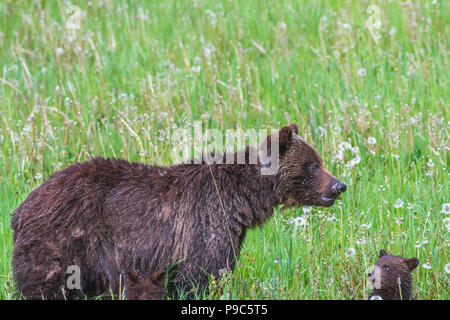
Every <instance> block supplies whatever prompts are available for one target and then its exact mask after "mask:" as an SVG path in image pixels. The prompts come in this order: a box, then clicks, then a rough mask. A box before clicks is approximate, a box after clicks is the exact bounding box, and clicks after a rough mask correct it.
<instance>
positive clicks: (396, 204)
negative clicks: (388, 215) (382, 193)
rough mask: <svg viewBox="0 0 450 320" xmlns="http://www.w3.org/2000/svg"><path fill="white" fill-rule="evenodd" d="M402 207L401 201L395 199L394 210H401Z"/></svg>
mask: <svg viewBox="0 0 450 320" xmlns="http://www.w3.org/2000/svg"><path fill="white" fill-rule="evenodd" d="M403 205H404V202H403V200H402V199H397V202H395V204H394V208H401V207H403Z"/></svg>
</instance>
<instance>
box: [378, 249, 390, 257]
mask: <svg viewBox="0 0 450 320" xmlns="http://www.w3.org/2000/svg"><path fill="white" fill-rule="evenodd" d="M387 255H388V253H387V252H386V251H384V250H380V258H381V257H384V256H387Z"/></svg>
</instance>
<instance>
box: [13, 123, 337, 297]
mask: <svg viewBox="0 0 450 320" xmlns="http://www.w3.org/2000/svg"><path fill="white" fill-rule="evenodd" d="M297 133H298V129H297V126H295V125H291V126H286V127H284V128H282V129H281V130H280V135H279V150H280V162H279V169H278V172H277V173H276V174H275V175H261V173H260V169H261V166H262V165H261V163H260V162H259V160H258V163H256V164H249V163H248V161H247V162H246V163H245V164H206V163H202V164H180V165H173V166H169V167H158V166H152V165H147V164H142V163H130V162H127V161H124V160H118V159H103V158H95V159H93V160H91V161H88V162H84V163H76V164H74V165H71V166H69V167H68V168H66V169H65V170H62V171H60V172H57V173H54V174H53V175H52V176H51V177H50V178H48V179H47V180H46V181H45V182H44V183H42V184H41V185H40V186H39V187H38V188H36V189H35V190H34V191H32V192H31V193H30V194H29V196H28V197H27V198H26V200H25V201H24V202H23V203H22V204H21V205H20V206H19V207H18V208H17V209H16V210H15V212H14V216H13V220H12V229H13V231H14V249H13V255H12V264H13V272H14V279H15V281H16V285H17V288H18V291H19V292H20V293H21V294H22V295H23V297H24V298H26V299H41V298H46V299H62V298H69V299H76V298H80V297H82V296H85V295H86V296H96V295H100V294H104V293H107V292H109V291H110V290H112V291H113V292H114V293H117V292H118V290H119V278H120V277H119V275H121V276H122V278H125V273H126V271H127V270H138V271H139V272H143V273H145V274H152V273H153V272H156V271H157V270H164V269H166V268H167V267H168V266H171V265H174V264H177V272H176V273H175V275H174V276H173V277H171V278H170V282H171V287H174V288H181V289H185V290H188V291H189V290H190V289H191V288H192V287H193V285H196V286H197V287H198V288H199V289H205V288H206V287H207V286H208V276H209V275H212V276H214V277H216V278H217V276H218V275H219V270H221V269H228V270H232V269H233V268H234V266H235V263H236V258H237V257H238V255H239V251H240V249H241V246H242V243H243V241H244V239H245V235H246V232H247V229H248V228H253V227H256V226H261V225H262V224H263V223H265V222H266V221H267V220H268V219H269V218H270V217H271V216H272V215H273V212H274V208H275V207H277V206H278V205H279V204H284V206H285V207H289V206H301V205H319V206H330V205H332V204H333V203H334V201H335V199H336V198H337V196H338V195H339V194H340V193H341V192H343V191H345V185H343V184H342V183H340V182H339V181H338V180H337V179H336V178H335V177H333V176H332V175H331V174H330V173H329V172H328V171H327V170H326V169H325V168H324V166H323V162H322V159H321V158H320V156H319V155H318V153H317V152H316V151H315V150H314V148H313V147H311V146H310V145H309V144H307V143H306V142H305V141H304V140H302V139H301V138H300V137H299V136H298V135H297ZM270 141H271V137H270V136H269V138H268V142H269V143H270ZM269 143H268V144H269ZM248 151H249V148H247V149H246V154H248ZM235 157H236V154H235ZM224 158H225V156H224ZM258 159H259V158H258ZM247 160H248V159H247ZM69 265H77V266H78V267H79V268H80V271H81V289H71V290H69V289H68V288H67V287H66V281H67V276H68V275H67V274H66V270H67V267H68V266H69ZM63 291H64V292H65V295H62V292H63Z"/></svg>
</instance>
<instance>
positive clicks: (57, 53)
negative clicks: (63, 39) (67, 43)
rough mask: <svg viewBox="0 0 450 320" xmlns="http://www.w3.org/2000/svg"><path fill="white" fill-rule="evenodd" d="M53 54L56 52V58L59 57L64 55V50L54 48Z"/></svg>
mask: <svg viewBox="0 0 450 320" xmlns="http://www.w3.org/2000/svg"><path fill="white" fill-rule="evenodd" d="M55 52H56V55H57V56H60V55H62V54H63V53H64V49H63V48H56V51H55Z"/></svg>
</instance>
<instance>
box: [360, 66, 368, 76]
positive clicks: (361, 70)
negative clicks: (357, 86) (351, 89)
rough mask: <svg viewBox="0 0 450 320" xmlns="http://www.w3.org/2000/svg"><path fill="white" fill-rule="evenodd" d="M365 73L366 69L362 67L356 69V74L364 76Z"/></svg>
mask: <svg viewBox="0 0 450 320" xmlns="http://www.w3.org/2000/svg"><path fill="white" fill-rule="evenodd" d="M366 75H367V70H366V69H364V68H361V69H359V70H358V76H360V77H365V76H366Z"/></svg>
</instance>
